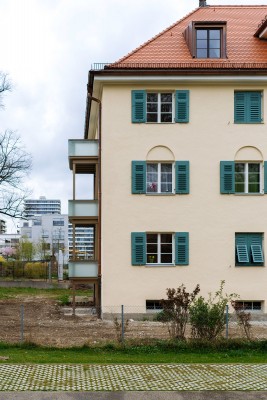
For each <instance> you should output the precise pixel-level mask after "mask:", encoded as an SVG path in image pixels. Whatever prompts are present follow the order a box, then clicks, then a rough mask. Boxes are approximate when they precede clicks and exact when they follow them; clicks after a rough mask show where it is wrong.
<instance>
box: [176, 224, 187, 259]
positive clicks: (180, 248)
mask: <svg viewBox="0 0 267 400" xmlns="http://www.w3.org/2000/svg"><path fill="white" fill-rule="evenodd" d="M188 264H189V233H188V232H176V233H175V265H188Z"/></svg>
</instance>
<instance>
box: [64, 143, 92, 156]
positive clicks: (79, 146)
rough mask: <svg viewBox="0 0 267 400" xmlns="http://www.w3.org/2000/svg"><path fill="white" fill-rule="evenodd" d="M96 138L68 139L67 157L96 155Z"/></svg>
mask: <svg viewBox="0 0 267 400" xmlns="http://www.w3.org/2000/svg"><path fill="white" fill-rule="evenodd" d="M97 156H98V140H85V139H76V140H74V139H70V140H69V157H97Z"/></svg>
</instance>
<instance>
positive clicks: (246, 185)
mask: <svg viewBox="0 0 267 400" xmlns="http://www.w3.org/2000/svg"><path fill="white" fill-rule="evenodd" d="M235 164H244V165H245V174H244V175H245V191H244V192H236V194H251V195H254V194H255V195H257V194H263V193H264V189H263V173H264V165H263V163H262V162H257V161H235ZM249 164H257V165H259V166H260V190H259V192H257V193H252V192H249V191H248V176H249V173H248V166H249ZM235 174H236V172H235Z"/></svg>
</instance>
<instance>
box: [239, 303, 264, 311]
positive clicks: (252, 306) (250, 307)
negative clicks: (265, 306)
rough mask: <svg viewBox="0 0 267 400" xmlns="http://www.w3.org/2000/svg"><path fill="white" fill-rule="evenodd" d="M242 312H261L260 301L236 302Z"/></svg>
mask: <svg viewBox="0 0 267 400" xmlns="http://www.w3.org/2000/svg"><path fill="white" fill-rule="evenodd" d="M236 303H237V304H239V305H240V306H241V307H242V309H243V310H244V311H261V310H262V302H261V301H237V302H236Z"/></svg>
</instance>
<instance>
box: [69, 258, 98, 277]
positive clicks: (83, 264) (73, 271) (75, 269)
mask: <svg viewBox="0 0 267 400" xmlns="http://www.w3.org/2000/svg"><path fill="white" fill-rule="evenodd" d="M97 276H98V263H97V261H88V260H83V261H69V278H97Z"/></svg>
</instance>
